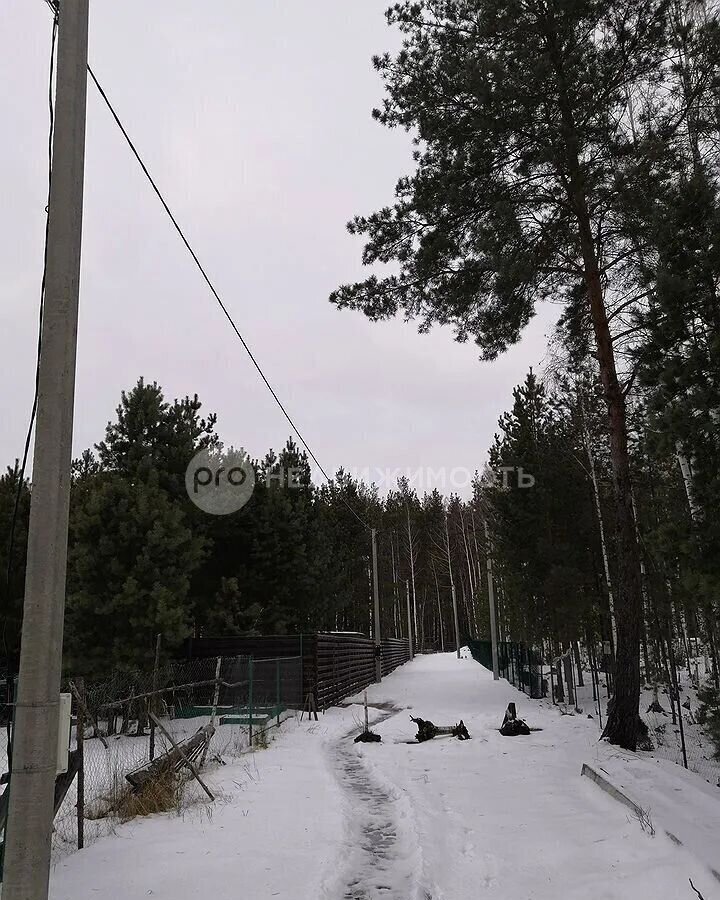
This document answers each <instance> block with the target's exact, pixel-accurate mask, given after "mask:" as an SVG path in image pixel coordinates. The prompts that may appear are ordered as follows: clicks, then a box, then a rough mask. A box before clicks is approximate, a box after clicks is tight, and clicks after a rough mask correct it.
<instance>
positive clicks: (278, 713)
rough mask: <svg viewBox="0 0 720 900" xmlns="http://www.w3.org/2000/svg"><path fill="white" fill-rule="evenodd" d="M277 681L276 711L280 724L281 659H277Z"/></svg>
mask: <svg viewBox="0 0 720 900" xmlns="http://www.w3.org/2000/svg"><path fill="white" fill-rule="evenodd" d="M275 681H276V697H275V712H276V713H277V723H278V725H279V724H280V660H279V659H276V660H275Z"/></svg>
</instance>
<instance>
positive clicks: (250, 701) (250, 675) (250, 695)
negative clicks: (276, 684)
mask: <svg viewBox="0 0 720 900" xmlns="http://www.w3.org/2000/svg"><path fill="white" fill-rule="evenodd" d="M248 713H249V722H248V733H249V737H250V749H251V750H252V745H253V727H252V726H253V658H252V656H251V657H250V659H249V660H248Z"/></svg>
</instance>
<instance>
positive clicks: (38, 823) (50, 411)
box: [3, 0, 88, 900]
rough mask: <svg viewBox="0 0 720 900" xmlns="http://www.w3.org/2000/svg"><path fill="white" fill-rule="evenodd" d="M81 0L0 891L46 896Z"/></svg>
mask: <svg viewBox="0 0 720 900" xmlns="http://www.w3.org/2000/svg"><path fill="white" fill-rule="evenodd" d="M87 37H88V0H62V2H61V3H60V20H59V24H58V61H57V88H56V99H55V135H54V138H53V165H52V185H51V190H50V205H49V213H48V215H49V219H48V246H47V271H46V276H45V310H44V314H43V322H42V353H41V357H40V376H39V386H38V407H37V423H36V430H35V450H34V455H33V473H32V494H31V504H30V526H29V536H28V553H27V574H26V579H25V607H24V614H23V626H22V644H21V653H20V674H19V679H18V693H17V702H16V706H15V724H14V731H13V754H12V757H13V758H12V774H11V779H10V786H9V791H10V805H9V811H8V822H7V839H6V845H5V873H4V876H5V881H4V884H3V900H45V898H47V895H48V882H49V873H50V841H51V835H52V824H53V803H54V789H55V775H56V763H57V742H58V706H59V697H60V674H61V664H62V638H63V617H64V611H65V574H66V565H67V531H68V509H69V500H70V466H71V460H72V430H73V404H74V395H75V356H76V343H77V320H78V292H79V280H80V243H81V235H82V206H83V169H84V162H85V101H86V88H87Z"/></svg>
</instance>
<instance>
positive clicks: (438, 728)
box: [410, 716, 470, 744]
mask: <svg viewBox="0 0 720 900" xmlns="http://www.w3.org/2000/svg"><path fill="white" fill-rule="evenodd" d="M410 720H411V721H412V722H415V724H416V725H417V727H418V733H417V742H418V744H422V743H423V742H424V741H431V740H432V739H433V738H434V737H438V736H439V735H443V734H446V735H450V736H452V737H456V738H457V739H458V740H459V741H467V740H469V739H470V735H469V733H468V730H467V728H466V727H465V723H464V722H463V720H462V719H460V721H459V722H458V724H457V725H434V724H433V723H432V722H430V721H429V720H427V719H419V718H418V719H416V718H414V717H413V716H410Z"/></svg>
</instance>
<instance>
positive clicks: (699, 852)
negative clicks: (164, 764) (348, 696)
mask: <svg viewBox="0 0 720 900" xmlns="http://www.w3.org/2000/svg"><path fill="white" fill-rule="evenodd" d="M368 698H369V701H370V703H371V704H373V705H374V707H375V708H373V709H371V711H370V712H371V717H372V721H373V723H374V724H373V726H372V727H373V729H374V730H375V731H377V732H378V733H379V734H381V735H382V738H383V740H382V743H379V744H354V743H353V742H352V736H354V734H356V733H357V732H358V730H359V729H358V725H359V723H360V720H361V708H360V707H359V706H357V705H349V706H347V707H345V708H342V709H333V710H330V711H329V712H328V713H326V714H325V715H324V716H321V717H320V721H319V722H317V723H316V722H312V723H308V722H307V720H305V721H303V722H298V721H296V720H292V719H291V720H289V721H287V722H286V723H285V724H284V725H283V726H282V727H281V729H280V730H279V732H277V736H276V738H275V740H274V741H273V743H272V744H271V746H270V747H269V749H267V750H262V751H257V752H255V753H254V754H251V755H247V756H244V757H242V758H241V759H239V760H238V759H231V758H229V762H228V765H226V766H222V767H218V768H216V769H214V770H210V771H208V773H207V781H208V783H209V784H210V786H211V788H213V789H214V790H216V791H217V792H218V794H219V795H221V796H220V797H219V799H218V801H217V802H216V803H215V804H206V803H204V802H201V801H199V800H198V802H197V803H196V804H193V805H191V806H190V807H189V808H188V809H186V810H185V811H184V812H182V813H181V814H180V815H175V816H156V817H152V818H150V819H144V820H136V821H135V822H132V823H129V824H128V825H124V826H120V827H118V828H117V830H116V832H115V833H114V834H111V835H108V836H106V837H103V838H101V839H99V840H98V841H97V842H96V843H95V844H93V845H92V846H91V847H89V848H87V849H86V850H83V851H82V852H79V853H75V854H73V855H72V856H68V857H65V858H63V859H61V860H60V861H59V862H58V863H57V865H56V867H55V869H54V871H53V875H52V882H51V896H52V898H53V900H70V898H72V900H86V898H91V897H96V896H98V895H100V894H108V893H109V894H110V895H111V896H113V897H122V898H128V900H130V898H141V897H147V896H151V897H153V898H154V900H189V898H195V897H201V896H207V897H212V900H230V898H233V900H236V898H237V897H252V898H253V900H255V898H257V900H265V898H272V897H281V898H282V897H284V898H288V900H290V898H292V900H316V898H322V900H361V898H362V900H380V898H386V900H431V898H432V900H471V898H472V900H477V898H482V897H496V898H502V900H551V898H552V900H576V898H577V900H580V898H582V900H621V898H622V900H626V898H628V897H639V898H645V897H649V898H650V897H651V898H653V900H681V898H685V897H687V898H688V900H693V898H696V897H697V895H696V894H695V892H694V891H693V890H692V888H691V886H690V883H689V879H690V878H692V881H693V883H694V884H695V886H696V888H697V889H698V890H699V891H700V892H701V893H702V895H703V897H704V898H705V900H720V881H718V880H717V879H716V878H715V877H714V876H713V875H712V873H711V871H710V868H711V866H712V863H713V858H712V855H713V848H714V847H720V792H718V790H717V789H716V788H711V787H710V786H709V785H707V784H706V783H705V782H704V781H702V780H701V779H699V778H697V777H696V776H693V775H692V774H691V773H686V772H682V771H680V770H679V769H677V767H675V766H668V765H667V764H665V763H661V762H658V761H657V760H654V759H652V758H647V757H646V756H644V755H638V756H636V755H634V754H626V753H619V752H618V751H617V750H616V748H613V747H610V746H608V745H605V744H599V743H598V741H597V737H598V727H597V726H598V723H597V721H596V720H595V719H588V718H587V717H586V716H584V715H583V716H580V715H576V716H561V715H560V713H559V711H558V710H557V709H555V708H552V707H548V706H546V705H542V704H540V703H538V702H537V701H530V700H526V699H525V698H524V697H523V695H521V694H519V693H518V692H517V691H516V690H515V689H513V688H512V687H511V686H509V685H508V684H507V682H504V681H501V682H498V683H494V682H493V680H492V676H491V674H490V673H489V672H488V671H487V670H485V669H483V668H482V667H481V666H480V665H478V664H477V663H475V662H474V661H473V660H472V659H470V658H464V659H461V660H458V659H456V658H455V656H454V655H453V654H442V655H437V656H424V657H419V658H417V659H416V660H415V661H414V662H413V663H411V664H408V665H406V666H403V667H402V668H401V669H399V670H397V671H396V672H395V673H393V674H392V675H391V676H389V677H388V678H386V679H385V680H384V681H383V683H382V684H381V685H377V686H373V687H372V688H371V689H370V690H369V691H368ZM356 699H358V700H359V698H356ZM510 700H514V701H515V702H516V703H518V706H519V710H518V711H519V713H520V715H522V716H524V717H525V718H526V719H527V720H528V722H529V724H531V725H533V726H536V727H538V728H542V731H536V732H533V733H532V735H531V736H529V737H518V738H504V737H502V736H501V735H500V734H499V732H498V730H497V729H498V726H499V725H500V723H501V721H502V716H503V712H504V709H505V707H506V705H507V703H508V701H510ZM586 712H587V711H586ZM411 714H412V715H415V716H421V717H422V718H426V719H431V720H433V721H434V722H436V723H438V724H452V723H455V722H456V721H457V720H459V719H460V718H462V719H463V720H464V721H465V723H466V725H467V727H468V729H469V731H470V733H471V735H472V740H471V741H465V742H461V741H457V740H455V739H453V738H436V739H435V740H434V741H430V742H428V743H426V744H409V743H406V741H408V740H411V739H412V738H413V736H414V734H415V726H414V725H413V723H412V722H410V719H409V716H410V715H411ZM583 762H589V763H591V764H594V765H596V766H598V765H599V766H601V767H603V768H605V770H606V771H607V772H608V774H610V775H611V776H612V778H614V779H616V780H623V782H624V784H625V788H626V789H627V791H628V792H629V793H630V794H632V798H633V799H634V800H635V801H636V802H638V803H639V804H640V805H642V806H643V808H645V809H649V812H650V817H651V819H652V821H653V825H654V830H655V835H654V836H651V835H650V833H649V832H648V830H643V829H642V827H641V825H640V823H639V822H638V821H637V820H636V819H634V818H633V816H632V814H631V813H630V812H629V810H628V809H626V808H625V807H623V806H622V805H620V804H619V803H617V802H616V801H615V800H613V799H611V798H610V797H609V796H607V795H606V794H605V793H603V792H602V791H601V790H600V789H599V788H598V787H597V786H596V785H595V784H593V783H592V782H591V781H590V780H589V779H587V778H582V777H581V776H580V770H581V767H582V764H583ZM666 831H671V832H672V833H673V834H675V836H676V837H677V838H678V839H679V840H681V841H682V843H683V846H677V845H676V844H675V843H673V841H671V839H670V838H669V837H667V836H666V834H665V832H666ZM708 855H709V856H710V859H708ZM717 856H719V857H720V854H717Z"/></svg>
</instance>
